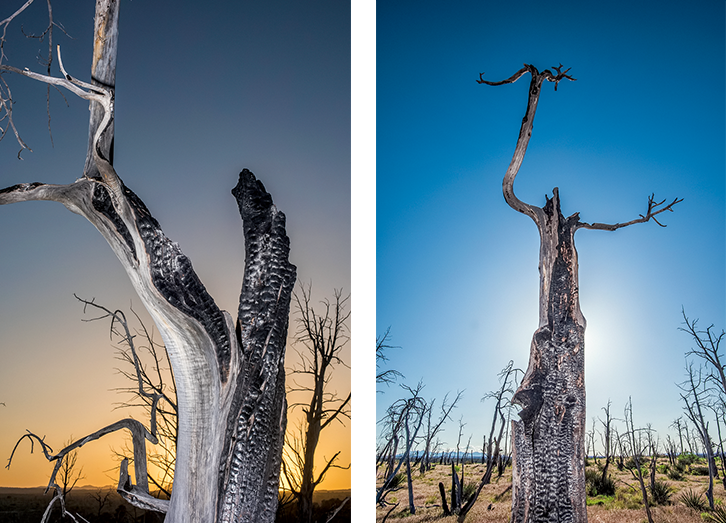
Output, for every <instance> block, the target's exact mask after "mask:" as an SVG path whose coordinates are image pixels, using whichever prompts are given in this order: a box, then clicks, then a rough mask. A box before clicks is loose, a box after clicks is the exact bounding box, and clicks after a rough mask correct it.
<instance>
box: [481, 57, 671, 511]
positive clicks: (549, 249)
mask: <svg viewBox="0 0 726 523" xmlns="http://www.w3.org/2000/svg"><path fill="white" fill-rule="evenodd" d="M553 69H554V71H555V72H554V73H553V72H551V71H550V70H547V69H546V70H544V71H542V72H540V71H538V70H537V68H536V67H534V66H533V65H528V64H525V66H524V67H523V68H522V69H520V70H519V71H517V72H516V73H515V74H514V75H512V76H511V77H510V78H508V79H506V80H503V81H500V82H489V81H486V80H484V78H483V73H482V74H481V75H480V77H479V80H478V82H479V83H482V84H487V85H503V84H511V83H513V82H515V81H517V80H518V79H519V78H521V77H522V76H524V75H525V74H527V73H529V74H530V75H531V81H530V85H529V95H528V102H527V110H526V113H525V116H524V118H523V119H522V126H521V128H520V132H519V137H518V139H517V144H516V146H515V150H514V155H513V157H512V161H511V163H510V164H509V168H508V169H507V172H506V174H505V176H504V181H503V183H502V191H503V193H504V199H505V200H506V202H507V204H508V205H509V206H510V207H511V208H512V209H514V210H515V211H518V212H521V213H522V214H525V215H527V216H529V217H530V218H531V219H532V220H533V221H534V222H535V225H536V226H537V229H538V230H539V235H540V254H539V271H540V293H539V327H538V329H537V331H536V332H535V333H534V337H533V339H532V345H531V349H530V360H529V366H528V368H527V372H526V374H525V376H524V378H523V379H522V383H521V384H520V387H519V389H518V391H517V393H516V394H515V395H514V399H513V402H514V403H516V404H518V405H520V406H521V407H522V410H521V412H520V414H519V416H520V418H521V420H520V421H515V422H514V424H513V425H514V428H513V433H514V471H513V480H512V481H513V488H512V496H513V502H512V523H522V522H540V521H541V522H544V521H549V520H550V519H551V518H553V517H557V518H559V519H560V520H561V521H573V522H575V523H584V522H585V521H587V512H586V506H585V465H584V461H585V445H584V439H585V430H586V427H585V424H586V416H585V375H584V371H585V366H584V361H585V360H584V332H585V318H584V316H583V315H582V312H581V310H580V300H579V282H578V264H577V251H576V249H575V242H574V234H575V231H577V230H578V229H595V230H604V231H615V230H618V229H620V228H622V227H627V226H629V225H633V224H636V223H645V222H648V221H650V220H651V219H652V220H653V221H655V222H656V223H658V224H659V225H663V224H661V223H660V222H659V221H658V219H657V218H656V216H657V215H658V214H660V213H662V212H665V211H671V210H672V208H673V206H674V205H676V204H677V203H678V202H680V201H681V200H679V199H674V200H673V201H672V202H671V203H669V204H667V205H665V206H663V204H664V203H665V200H664V201H660V202H658V201H656V200H655V198H654V196H652V195H651V196H650V197H649V198H648V208H647V211H646V213H645V215H642V214H641V215H640V218H637V219H634V220H631V221H628V222H624V223H615V224H604V223H586V222H582V221H580V215H579V213H575V214H573V215H571V216H569V217H567V218H565V217H564V216H563V215H562V212H561V210H560V195H559V190H558V188H557V187H555V188H554V189H553V195H552V198H549V197H547V198H546V204H545V205H544V207H537V206H535V205H531V204H528V203H525V202H523V201H521V200H519V199H518V198H517V197H516V196H515V194H514V179H515V177H516V176H517V173H518V172H519V168H520V166H521V164H522V161H523V159H524V155H525V152H526V150H527V146H528V144H529V140H530V137H531V135H532V129H533V125H534V116H535V112H536V110H537V103H538V102H539V97H540V94H541V92H542V87H543V84H544V82H553V83H554V84H555V90H556V89H557V86H558V84H559V82H561V81H563V80H573V81H574V80H575V79H574V78H573V77H572V76H570V75H569V74H568V72H569V69H567V70H564V71H563V70H562V66H559V67H555V68H553ZM555 514H556V515H557V516H555Z"/></svg>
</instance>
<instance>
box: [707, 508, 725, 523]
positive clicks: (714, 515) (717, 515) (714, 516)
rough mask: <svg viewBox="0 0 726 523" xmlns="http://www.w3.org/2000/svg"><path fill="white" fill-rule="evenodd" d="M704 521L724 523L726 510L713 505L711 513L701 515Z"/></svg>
mask: <svg viewBox="0 0 726 523" xmlns="http://www.w3.org/2000/svg"><path fill="white" fill-rule="evenodd" d="M703 519H705V520H706V521H715V522H716V523H726V508H724V506H723V505H715V506H714V507H713V510H712V511H711V512H707V513H706V514H704V515H703Z"/></svg>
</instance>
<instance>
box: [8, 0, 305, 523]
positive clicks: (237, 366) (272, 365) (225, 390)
mask: <svg viewBox="0 0 726 523" xmlns="http://www.w3.org/2000/svg"><path fill="white" fill-rule="evenodd" d="M27 5H29V2H26V4H25V6H27ZM25 6H24V7H22V8H21V9H19V10H18V11H16V13H15V14H14V15H12V17H15V16H17V14H18V13H20V12H22V10H23V9H24V8H25ZM118 6H119V2H118V0H97V1H96V14H95V24H94V42H93V62H92V65H91V77H92V82H91V83H87V82H83V81H80V80H78V79H76V78H74V77H73V76H71V75H70V74H68V72H67V71H66V70H65V68H64V67H63V63H62V60H61V55H60V49H58V55H57V56H58V66H59V69H60V73H61V75H60V76H51V75H50V74H40V73H35V72H32V71H30V70H29V69H27V68H24V69H20V68H17V67H13V66H10V65H6V64H5V63H2V60H0V72H1V73H2V74H3V75H5V74H7V73H14V74H18V75H22V76H25V77H27V78H30V79H33V80H37V81H40V82H44V83H46V84H48V85H52V86H56V87H62V88H64V89H66V90H68V91H70V92H71V93H73V94H75V95H76V96H78V97H80V98H82V99H84V100H87V101H89V102H90V104H91V117H90V120H89V147H88V150H87V154H86V164H85V168H84V173H83V176H82V177H81V178H79V179H78V180H76V181H75V182H73V183H70V184H68V185H50V184H44V183H39V182H34V183H22V184H18V185H14V186H12V187H8V188H6V189H2V190H0V205H5V204H9V203H16V202H24V201H30V200H49V201H56V202H60V203H62V204H63V205H64V206H66V207H67V208H68V209H69V210H71V211H72V212H74V213H76V214H79V215H81V216H83V217H85V218H86V219H88V220H89V221H90V222H91V223H92V224H93V225H94V227H96V229H97V230H98V231H99V232H100V233H101V235H102V236H103V237H104V239H105V240H106V241H107V242H108V244H109V245H110V246H111V249H112V250H113V252H114V254H115V255H116V257H117V258H118V260H119V261H120V263H121V265H122V266H123V267H124V269H125V270H126V272H127V274H128V275H129V279H130V281H131V283H132V285H133V287H134V289H135V290H136V292H137V294H138V295H139V297H140V299H141V301H142V303H143V304H144V306H145V307H146V309H147V310H148V311H149V314H150V315H151V317H152V319H153V320H154V322H155V323H156V325H157V328H158V330H159V332H160V334H161V337H162V339H163V341H164V345H165V346H166V349H167V350H168V352H169V358H170V361H171V365H172V368H173V372H174V378H175V380H176V385H177V394H178V409H179V435H178V439H177V446H176V465H175V470H174V488H173V492H172V496H171V500H170V501H169V502H165V501H164V502H163V500H159V499H156V498H154V497H153V496H151V495H150V494H149V490H148V479H147V477H146V467H145V463H146V452H145V441H146V440H148V441H151V442H152V443H153V442H154V441H156V436H155V434H154V433H153V428H152V429H151V430H149V429H147V428H146V427H144V426H143V425H142V424H141V423H139V422H138V421H135V420H121V421H119V422H117V423H115V424H112V425H109V426H108V427H105V428H103V429H101V430H99V431H97V432H94V433H93V434H90V435H88V436H86V437H85V438H83V439H81V440H78V441H77V442H75V443H74V444H72V445H70V446H68V447H66V448H65V449H63V450H61V451H60V452H59V453H57V454H52V449H51V448H50V447H49V446H48V445H47V444H45V443H44V442H43V441H42V439H41V438H39V437H37V436H35V435H34V434H32V433H29V434H27V435H26V436H24V437H23V438H21V439H24V438H25V437H27V438H29V439H30V440H31V441H35V442H39V443H41V446H42V448H43V452H44V454H45V455H46V457H47V458H48V459H49V460H55V461H56V462H57V463H59V462H60V461H59V460H62V458H63V457H64V456H65V455H66V454H67V453H68V452H71V451H73V450H74V449H75V448H77V447H79V446H81V445H83V444H84V443H86V442H88V441H91V440H94V439H98V438H100V437H102V436H104V435H105V434H108V433H110V432H114V431H116V430H120V429H127V430H129V431H131V432H132V434H133V445H134V470H135V474H136V478H135V479H136V484H135V485H134V484H133V483H132V482H131V480H130V478H129V476H128V462H126V461H123V462H122V463H121V470H120V474H119V476H120V479H119V486H118V490H119V492H120V493H121V494H122V495H123V496H124V497H125V499H126V500H127V501H129V502H130V503H132V504H134V505H135V506H138V507H140V508H152V509H153V510H157V511H161V512H166V521H167V522H169V523H178V522H184V523H186V522H189V523H192V522H195V523H196V522H200V521H205V522H215V521H216V522H220V523H222V522H224V523H226V522H232V521H235V522H239V521H249V522H271V521H273V520H274V518H275V513H276V509H277V503H278V480H279V472H280V459H281V455H282V444H283V437H284V433H285V426H286V423H287V418H286V410H287V405H286V399H285V384H284V378H285V368H284V355H285V342H286V338H287V326H288V314H289V308H290V296H291V292H292V290H293V286H294V283H295V267H294V266H293V265H292V264H290V263H289V260H288V255H289V239H288V238H287V234H286V232H285V216H284V214H283V213H281V212H279V211H278V210H277V208H276V207H275V206H274V205H273V203H272V197H271V196H270V195H269V194H268V193H267V191H265V188H264V186H263V185H262V183H261V182H259V181H258V180H257V179H256V178H255V177H254V175H253V174H252V173H251V172H249V171H247V170H244V171H242V173H240V176H239V182H238V184H237V186H236V187H235V188H234V189H233V190H232V194H233V195H234V197H235V198H236V201H237V205H238V207H239V211H240V216H241V218H242V222H243V233H244V244H245V269H244V276H243V280H242V290H241V293H240V300H239V307H238V314H237V323H236V326H235V323H234V320H233V319H232V317H231V315H230V314H229V313H227V312H226V311H222V310H221V309H219V307H218V306H217V304H216V303H215V302H214V299H213V298H212V296H210V295H209V293H208V292H207V290H206V289H205V287H204V285H203V284H202V282H201V280H200V279H199V277H198V276H197V275H196V273H195V272H194V270H193V268H192V264H191V261H190V260H189V258H187V257H186V256H185V255H184V254H183V253H182V251H181V249H180V247H179V246H178V245H177V244H176V243H174V242H172V241H171V240H169V239H168V238H167V237H166V236H165V235H164V233H163V231H162V229H161V227H160V225H159V223H158V222H157V221H156V220H155V219H154V218H153V217H152V215H151V213H150V212H149V210H148V209H147V207H146V205H145V204H144V203H143V202H142V201H141V199H140V198H139V197H138V196H136V194H134V193H133V192H132V191H131V190H130V189H129V188H128V187H127V186H126V185H125V184H124V183H123V181H122V180H121V178H120V177H119V175H118V174H117V172H116V170H115V169H114V167H113V164H112V162H113V154H112V152H113V137H114V126H113V122H114V116H115V109H114V103H115V87H114V85H115V69H116V53H117V35H118ZM6 22H8V21H7V19H6V20H5V21H3V22H0V26H3V33H2V38H5V32H4V30H5V29H6V28H7V23H6ZM8 23H9V22H8ZM2 57H3V58H4V55H2ZM0 84H1V85H2V86H3V87H0V99H1V100H0V113H2V111H4V113H2V116H0V118H1V117H6V118H7V119H6V122H10V118H11V113H12V96H11V94H10V91H9V89H7V90H6V91H2V88H7V84H6V82H5V76H2V77H1V78H0ZM8 125H10V127H11V128H12V129H13V130H14V126H13V125H12V124H11V123H7V124H6V126H5V127H4V128H3V133H4V132H6V131H7V128H8ZM16 136H17V133H16ZM21 147H22V143H21ZM5 248H8V247H7V246H5ZM200 449H203V450H204V451H203V452H200ZM56 466H57V465H56ZM56 473H57V471H55V472H54V473H53V475H52V477H51V480H50V482H49V488H54V489H55V490H56V492H57V491H58V489H57V488H56V483H55V477H56ZM61 503H62V500H61Z"/></svg>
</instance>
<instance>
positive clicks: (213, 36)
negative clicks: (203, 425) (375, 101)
mask: <svg viewBox="0 0 726 523" xmlns="http://www.w3.org/2000/svg"><path fill="white" fill-rule="evenodd" d="M5 4H9V5H5ZM5 4H4V5H5V7H4V8H0V10H2V9H4V11H5V12H0V19H4V18H5V17H6V16H7V15H9V14H10V13H11V12H12V11H14V10H15V9H17V7H19V6H20V5H21V4H22V2H6V3H5ZM15 4H17V5H15ZM11 9H12V11H11ZM93 13H94V2H93V1H84V2H55V3H54V5H53V14H54V18H55V21H57V22H60V23H62V24H63V27H64V28H65V30H66V31H67V32H68V33H69V34H70V35H71V36H72V37H73V39H71V38H68V37H66V36H64V35H63V34H62V32H61V31H60V30H58V29H56V30H55V32H54V42H57V43H60V44H61V48H62V52H63V63H64V66H65V68H66V70H67V71H68V72H69V73H70V74H72V75H74V76H76V77H78V78H80V79H82V80H88V77H89V75H90V63H91V52H92V43H91V37H92V30H93ZM46 21H47V13H46V3H45V2H35V4H33V5H32V6H31V8H30V9H29V10H28V11H27V12H26V13H24V14H23V15H22V17H21V18H19V19H18V20H17V21H16V22H14V23H13V24H12V25H11V26H10V29H9V32H8V45H7V47H6V49H5V52H6V54H7V55H8V61H7V62H6V63H8V64H10V65H15V66H17V67H20V68H23V67H28V68H30V69H32V70H35V71H39V72H44V67H43V66H42V65H39V64H38V62H37V59H36V56H37V55H39V54H40V55H41V56H42V55H43V54H44V53H46V52H47V42H45V41H44V42H37V41H27V40H25V39H24V38H23V35H22V34H21V32H20V28H21V25H22V27H23V29H24V30H25V32H26V33H40V32H42V31H43V30H44V29H45V24H46ZM119 25H120V29H119V32H120V36H119V53H118V64H117V83H116V121H115V123H116V134H115V158H114V165H115V168H116V170H117V172H118V173H119V176H121V178H122V179H123V180H124V182H125V183H126V184H127V185H128V186H129V187H130V188H131V189H132V190H133V191H135V192H136V193H137V194H138V195H139V196H140V197H141V198H142V199H143V200H144V202H145V203H146V205H147V206H148V207H149V209H150V211H151V213H152V214H153V215H154V217H155V218H156V219H157V220H158V221H159V222H160V224H161V226H162V228H163V229H164V232H165V233H166V235H167V236H168V237H169V238H171V239H172V240H173V241H176V242H178V243H179V245H180V246H181V249H182V250H183V251H184V253H185V254H186V255H187V256H189V258H190V259H191V261H192V263H193V265H194V269H195V270H196V272H197V274H198V275H199V276H200V278H201V280H202V281H203V283H204V284H205V285H206V287H207V289H208V290H209V292H210V294H211V295H212V296H213V297H214V298H215V300H216V302H217V304H218V305H219V306H220V307H221V308H223V309H226V310H229V311H231V312H232V315H233V316H236V310H237V302H238V296H239V290H240V286H241V278H242V269H243V266H244V244H243V239H242V228H241V225H242V224H241V220H240V218H239V212H238V210H237V205H236V202H235V200H234V198H233V197H232V196H231V194H230V191H231V189H232V188H233V187H234V186H235V184H236V183H237V177H238V174H239V172H240V171H241V170H242V169H243V168H248V169H250V170H251V171H252V172H254V173H255V175H256V176H257V177H258V179H260V180H261V181H262V182H263V183H264V184H265V187H266V188H267V190H268V191H269V192H270V193H271V194H272V197H273V200H274V202H275V204H276V205H277V207H278V208H279V209H280V210H281V211H283V212H284V213H285V214H286V216H287V231H288V235H289V237H290V239H291V255H290V257H291V261H292V263H294V264H295V265H297V268H298V277H299V279H300V280H301V281H303V282H306V283H309V282H312V284H313V293H314V294H313V297H314V301H315V302H316V303H317V301H318V300H319V299H322V298H324V297H331V298H332V295H333V289H334V288H342V289H343V291H344V295H347V294H348V293H349V292H350V285H351V279H350V179H351V177H350V74H351V70H350V52H351V51H350V6H349V5H348V4H347V3H345V2H335V1H321V2H314V3H305V4H303V3H298V2H287V1H281V2H239V3H235V2H223V1H217V0H212V1H209V2H192V1H181V2H174V3H173V4H171V3H168V2H167V3H158V2H157V3H153V2H152V3H149V2H142V1H122V3H121V6H120V23H119ZM53 73H54V74H56V75H57V74H59V72H58V69H57V67H54V69H53ZM5 78H6V79H7V80H8V82H10V85H11V88H12V89H13V93H14V95H15V98H16V104H15V107H14V116H15V121H16V124H17V126H18V129H19V131H20V132H21V134H22V137H23V139H24V140H25V141H26V142H27V143H28V145H29V146H30V147H31V148H32V149H33V152H32V153H31V152H29V151H25V152H24V153H23V155H22V156H23V158H24V160H23V161H19V160H17V158H16V153H17V150H18V147H17V144H16V143H15V142H14V141H13V137H12V136H7V137H6V139H5V140H3V141H2V142H0V186H2V187H7V186H10V185H13V184H16V183H21V182H32V181H42V182H46V183H71V182H73V180H75V179H76V178H78V177H79V176H80V175H81V174H82V169H83V163H84V158H85V154H86V143H87V132H88V110H87V107H88V104H87V102H85V101H83V100H80V99H77V98H74V96H73V95H71V94H68V93H64V94H65V96H66V98H67V100H68V103H69V107H66V106H65V103H64V101H63V99H62V98H61V97H60V96H59V95H58V94H57V93H55V92H53V93H51V116H52V129H53V141H54V146H53V147H51V144H50V138H49V136H48V131H47V116H46V113H45V104H46V102H45V86H43V85H40V84H36V83H34V82H33V81H31V80H29V79H26V78H22V77H11V76H5ZM3 125H4V124H3ZM0 223H1V224H2V226H1V227H0V242H1V243H2V245H3V248H2V252H0V274H2V278H0V296H2V299H1V300H0V402H4V403H5V404H6V407H3V406H0V427H1V430H0V457H2V458H3V459H6V458H7V457H8V456H9V454H10V451H11V450H12V445H13V444H14V443H15V441H16V440H17V439H18V438H19V437H20V436H22V434H23V433H24V432H25V429H26V428H27V429H30V430H32V431H33V432H35V433H37V434H39V435H41V436H42V435H46V436H47V441H48V442H49V443H50V444H51V445H52V446H53V448H55V449H58V448H60V446H61V444H62V443H63V442H64V441H66V440H67V439H68V438H69V437H70V436H71V435H73V436H75V437H79V436H82V435H85V434H87V433H90V432H93V431H95V430H97V429H99V428H100V427H102V426H104V425H105V424H108V423H111V422H113V421H116V420H117V419H120V418H121V417H123V416H125V415H128V413H126V412H124V411H118V410H114V408H115V406H116V403H118V402H120V401H122V399H123V398H122V397H120V396H119V395H118V393H117V392H116V391H115V390H114V389H115V388H117V387H119V386H124V385H126V383H125V382H124V380H123V379H122V378H121V377H119V376H118V375H117V374H116V373H115V371H114V368H116V367H118V366H119V362H118V361H116V360H115V359H114V349H113V347H112V346H111V343H110V341H109V336H108V324H106V323H101V322H95V323H82V321H81V320H82V319H87V318H89V317H90V315H85V316H84V314H83V310H82V306H80V304H79V303H78V302H77V301H76V300H75V299H74V298H73V293H76V294H78V295H79V296H82V297H84V298H88V299H91V298H96V301H97V302H99V303H101V304H104V305H106V306H107V307H110V308H123V309H125V310H126V311H128V308H129V306H130V305H133V306H134V308H135V309H136V310H139V309H141V308H142V307H141V304H140V301H139V300H138V298H137V297H136V296H135V293H134V291H133V289H132V288H131V285H130V284H129V282H128V280H127V277H126V274H125V273H124V271H123V269H122V268H121V265H120V264H119V263H118V261H117V260H116V259H115V257H114V256H113V254H112V252H111V250H110V249H109V247H108V246H107V245H106V243H105V241H104V240H103V239H102V237H101V236H100V235H99V234H98V233H97V231H95V229H93V227H92V226H91V225H90V224H89V223H87V222H86V221H85V220H84V219H82V218H80V217H78V216H76V215H74V214H72V213H70V212H68V211H67V210H66V209H65V208H63V207H62V206H61V205H59V204H56V203H51V202H28V203H23V204H16V205H10V206H5V207H2V208H0ZM295 330H296V329H295V325H294V324H291V326H290V332H291V333H292V332H294V331H295ZM295 358H296V354H295V353H294V351H289V352H288V364H292V363H294V361H295ZM343 359H344V361H346V362H350V347H348V348H347V349H346V350H345V351H344V353H343ZM336 373H338V377H337V379H336V380H334V381H333V383H332V386H333V387H334V388H336V389H337V390H338V391H339V392H340V393H341V394H342V396H343V397H345V396H346V395H347V393H348V391H349V387H350V373H349V371H348V369H346V368H345V367H341V368H340V369H339V370H337V371H336ZM146 421H147V422H148V420H146ZM292 421H293V420H292V418H291V422H292ZM337 430H339V432H335V431H337ZM349 430H350V425H349V424H348V425H347V427H343V428H341V429H338V428H335V429H330V436H329V437H330V439H329V440H328V442H331V443H332V444H333V446H335V447H336V449H340V450H342V454H341V457H340V460H341V464H343V465H345V464H347V463H348V462H349V461H350V450H349V446H348V441H349V438H350V436H349ZM325 438H326V436H325V435H324V436H323V441H321V447H320V454H321V457H322V456H323V455H327V456H328V457H330V456H331V455H332V454H333V447H332V446H331V447H330V448H328V447H326V445H328V442H326V441H325ZM110 445H111V440H108V441H105V439H104V440H101V441H98V442H95V443H91V444H88V445H87V446H86V447H84V448H83V449H82V451H81V453H80V455H79V459H80V460H81V461H82V462H83V466H84V475H85V476H86V479H85V480H84V481H83V482H82V483H90V484H95V485H98V484H111V483H114V482H115V481H117V479H116V478H117V477H118V476H117V474H118V473H117V470H116V468H117V463H115V462H114V461H113V459H112V458H111V451H110V449H109V446H110ZM113 445H114V446H115V447H116V448H119V447H120V443H119V442H118V441H115V442H113ZM326 449H327V450H326ZM50 470H51V466H50V465H48V464H47V462H46V461H45V459H44V458H43V457H42V455H41V454H40V453H39V452H38V450H37V449H36V452H35V453H34V454H32V455H30V453H29V449H28V448H27V444H24V445H23V447H22V448H21V449H20V451H19V453H18V455H17V459H16V460H15V461H14V463H13V466H12V467H11V469H10V470H9V471H8V470H6V469H5V468H2V469H0V485H3V486H37V485H44V484H45V483H46V482H47V480H48V474H49V472H50ZM328 478H329V481H326V483H325V484H324V485H323V486H322V488H345V487H347V486H348V485H349V482H350V479H349V478H350V472H349V471H341V470H333V471H331V472H330V473H329V474H328Z"/></svg>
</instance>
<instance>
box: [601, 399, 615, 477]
mask: <svg viewBox="0 0 726 523" xmlns="http://www.w3.org/2000/svg"><path fill="white" fill-rule="evenodd" d="M610 403H611V402H610V400H608V404H607V405H606V406H604V407H603V408H602V410H603V411H605V421H603V420H600V423H601V424H602V427H603V433H602V434H601V439H602V444H603V447H604V449H605V466H604V467H603V469H602V476H601V477H602V479H601V480H600V482H601V483H604V482H605V479H606V478H607V474H608V466H610V457H611V456H610V455H611V452H612V450H611V441H612V439H611V435H612V429H611V424H612V418H611V416H610Z"/></svg>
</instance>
